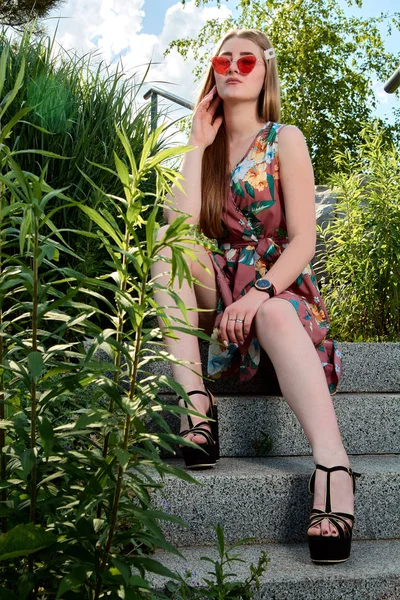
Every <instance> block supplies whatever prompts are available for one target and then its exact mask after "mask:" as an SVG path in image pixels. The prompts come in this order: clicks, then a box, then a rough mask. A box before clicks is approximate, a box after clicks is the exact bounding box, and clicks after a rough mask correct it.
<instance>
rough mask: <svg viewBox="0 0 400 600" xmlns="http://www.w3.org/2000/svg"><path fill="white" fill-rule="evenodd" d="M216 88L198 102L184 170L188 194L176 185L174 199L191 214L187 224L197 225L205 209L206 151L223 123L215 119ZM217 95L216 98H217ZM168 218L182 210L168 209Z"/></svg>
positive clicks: (170, 220) (166, 210) (219, 118)
mask: <svg viewBox="0 0 400 600" xmlns="http://www.w3.org/2000/svg"><path fill="white" fill-rule="evenodd" d="M215 94H216V89H215V86H214V88H213V89H212V90H211V91H210V92H209V93H208V94H207V95H206V96H204V98H203V99H202V100H201V102H200V103H199V104H198V106H197V108H196V110H195V112H194V115H193V120H192V129H191V133H190V137H189V140H188V145H189V146H195V148H194V150H191V151H190V152H188V153H187V154H185V157H184V159H183V162H182V167H181V170H180V173H181V175H183V177H184V181H183V182H182V187H183V189H184V190H185V193H182V192H181V190H179V189H178V188H177V187H176V186H174V187H173V188H172V191H173V193H174V195H173V197H172V198H171V197H170V196H168V199H170V200H172V201H173V203H174V205H175V206H176V208H178V209H179V210H182V211H183V212H185V213H188V214H189V215H191V217H190V218H188V219H187V223H190V224H196V223H198V222H199V219H200V209H201V168H202V161H203V154H204V150H205V149H206V148H207V146H209V145H210V144H212V143H213V141H214V139H215V136H216V135H217V132H218V129H219V128H220V126H221V123H222V117H217V118H216V119H215V121H213V118H214V114H215V111H216V110H217V107H218V105H219V103H220V101H221V98H220V97H219V96H218V94H217V95H215ZM213 96H215V97H214V99H213ZM163 215H164V219H165V220H166V221H167V223H171V222H172V221H173V220H174V219H175V218H176V217H177V216H178V213H176V212H174V210H173V209H172V208H171V209H170V208H165V209H164V211H163Z"/></svg>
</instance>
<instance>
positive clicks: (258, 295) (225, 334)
mask: <svg viewBox="0 0 400 600" xmlns="http://www.w3.org/2000/svg"><path fill="white" fill-rule="evenodd" d="M268 299H269V296H268V294H266V293H265V292H260V291H258V290H255V289H254V290H249V291H248V292H247V293H246V294H245V295H244V296H242V298H239V300H236V302H233V303H232V304H230V305H229V306H227V307H226V309H225V310H224V312H223V315H222V319H221V322H220V324H219V328H220V339H221V342H222V343H223V344H224V343H225V341H227V342H229V341H231V342H233V343H234V344H237V345H239V344H243V342H244V340H245V338H246V337H247V336H248V335H249V332H250V328H251V324H252V322H253V319H254V317H255V316H256V313H257V311H258V309H259V308H260V306H261V304H264V302H266V301H267V300H268ZM238 319H239V321H238ZM241 321H243V322H241ZM225 345H226V344H225Z"/></svg>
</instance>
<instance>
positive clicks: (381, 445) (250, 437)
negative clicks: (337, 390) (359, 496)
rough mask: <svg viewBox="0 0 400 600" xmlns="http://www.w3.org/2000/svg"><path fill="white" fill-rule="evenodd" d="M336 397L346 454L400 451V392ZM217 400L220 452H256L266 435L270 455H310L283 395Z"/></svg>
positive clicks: (301, 432)
mask: <svg viewBox="0 0 400 600" xmlns="http://www.w3.org/2000/svg"><path fill="white" fill-rule="evenodd" d="M332 400H333V404H334V407H335V412H336V415H337V418H338V423H339V428H340V432H341V434H342V439H343V443H344V446H345V448H346V451H347V452H348V453H350V454H381V453H390V452H394V453H395V452H399V453H400V428H399V427H398V423H400V394H392V395H387V394H381V395H371V394H363V395H351V396H350V395H346V394H336V395H335V396H333V398H332ZM217 402H218V425H219V439H220V449H221V455H222V456H257V454H258V453H257V451H256V449H257V440H261V439H262V437H263V434H265V435H267V436H268V437H269V438H270V439H271V441H272V450H271V452H269V453H268V456H282V455H285V456H286V455H299V454H303V455H304V454H311V447H310V445H309V443H308V440H307V438H306V436H305V434H304V432H303V429H302V428H301V426H300V423H299V422H298V420H297V418H296V417H295V415H294V413H293V412H292V411H291V409H290V408H289V406H288V404H287V402H286V401H285V400H284V398H280V397H269V398H263V397H261V398H260V397H250V398H245V397H235V398H234V397H227V396H223V397H219V398H218V399H217ZM259 454H260V455H262V454H263V453H262V452H260V453H259ZM264 454H265V453H264Z"/></svg>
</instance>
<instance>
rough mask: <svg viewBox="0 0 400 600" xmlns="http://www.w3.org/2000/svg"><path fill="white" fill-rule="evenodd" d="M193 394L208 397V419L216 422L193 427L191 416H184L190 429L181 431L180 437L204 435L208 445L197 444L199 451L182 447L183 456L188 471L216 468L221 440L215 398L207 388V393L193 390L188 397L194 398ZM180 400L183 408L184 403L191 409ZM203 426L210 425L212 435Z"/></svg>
mask: <svg viewBox="0 0 400 600" xmlns="http://www.w3.org/2000/svg"><path fill="white" fill-rule="evenodd" d="M193 394H202V395H203V396H208V399H209V401H210V405H209V407H208V410H207V412H206V417H208V418H211V419H214V421H201V422H200V423H197V425H193V421H192V418H191V416H190V415H183V418H186V421H187V427H188V429H185V430H183V431H181V432H180V433H179V435H180V436H181V437H185V436H186V435H188V434H189V433H194V434H195V435H202V436H203V437H204V438H205V440H206V443H205V444H197V446H199V449H197V448H190V447H189V446H181V450H182V456H183V459H184V461H185V465H186V468H187V469H204V468H207V467H215V465H216V464H217V461H218V460H219V440H218V423H217V413H216V406H215V404H214V396H213V395H212V394H211V393H210V392H209V391H208V390H207V388H206V391H205V392H203V391H201V390H192V391H191V392H188V394H187V395H188V396H192V395H193ZM178 400H179V404H180V405H181V406H182V404H181V402H182V403H183V406H185V408H189V406H188V404H187V402H186V401H185V400H184V399H183V398H181V397H179V398H178ZM202 425H209V427H210V429H211V433H210V432H209V431H208V429H203V427H202ZM200 448H201V449H200Z"/></svg>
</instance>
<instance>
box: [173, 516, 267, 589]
mask: <svg viewBox="0 0 400 600" xmlns="http://www.w3.org/2000/svg"><path fill="white" fill-rule="evenodd" d="M215 531H216V534H217V549H218V555H219V558H218V559H217V560H213V559H211V558H209V557H207V556H203V557H201V559H200V560H203V561H206V562H209V563H211V564H212V565H213V567H214V571H208V575H210V577H209V578H205V577H204V578H203V579H202V581H203V583H201V582H200V581H198V580H197V574H196V572H195V571H192V570H190V569H188V568H186V571H185V576H184V577H181V580H180V581H179V582H176V581H169V582H168V583H167V584H166V585H165V588H164V591H165V592H166V593H167V596H168V597H169V598H171V599H173V600H204V599H205V598H217V599H218V600H250V599H251V598H253V595H254V591H256V590H259V589H260V577H261V576H262V574H263V573H264V572H265V570H266V568H267V566H268V563H269V562H270V559H269V558H268V557H267V554H266V552H265V551H264V550H263V551H261V554H260V557H259V559H258V563H257V565H256V566H254V565H253V564H250V565H249V569H250V575H249V576H248V577H246V579H245V581H244V582H241V581H235V580H234V579H233V580H232V578H235V577H237V576H236V575H235V573H232V572H226V568H227V567H229V569H232V565H233V564H234V563H237V562H245V561H244V560H243V559H242V558H241V557H240V554H237V553H235V554H233V553H232V551H233V550H235V549H236V548H238V547H240V546H243V545H244V544H247V543H249V542H251V541H253V539H252V538H244V539H242V540H239V541H238V542H236V543H234V544H231V545H230V546H228V547H227V548H226V547H225V539H224V532H223V529H222V527H221V526H220V524H219V523H218V524H217V526H216V527H215Z"/></svg>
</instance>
